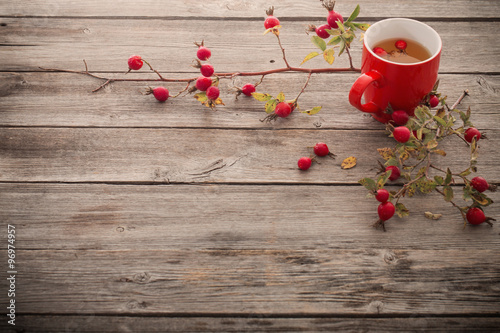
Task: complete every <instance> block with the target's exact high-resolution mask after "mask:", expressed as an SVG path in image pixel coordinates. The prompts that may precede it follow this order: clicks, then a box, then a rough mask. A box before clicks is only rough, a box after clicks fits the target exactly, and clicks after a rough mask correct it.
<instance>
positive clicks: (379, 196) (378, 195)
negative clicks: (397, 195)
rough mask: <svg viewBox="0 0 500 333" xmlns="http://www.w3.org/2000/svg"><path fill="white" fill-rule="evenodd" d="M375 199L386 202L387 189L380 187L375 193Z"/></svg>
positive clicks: (387, 196)
mask: <svg viewBox="0 0 500 333" xmlns="http://www.w3.org/2000/svg"><path fill="white" fill-rule="evenodd" d="M375 199H377V200H378V201H380V202H386V201H387V200H389V191H387V190H386V189H384V188H381V189H380V190H378V191H377V192H376V193H375Z"/></svg>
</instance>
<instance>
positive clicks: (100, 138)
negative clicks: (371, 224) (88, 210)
mask: <svg viewBox="0 0 500 333" xmlns="http://www.w3.org/2000/svg"><path fill="white" fill-rule="evenodd" d="M489 138H490V139H489V141H486V140H485V141H483V143H482V144H481V154H482V155H481V156H484V157H483V158H480V161H479V164H478V167H479V172H480V174H481V175H483V176H484V177H485V178H487V179H489V180H490V181H491V182H493V183H495V182H496V183H497V182H500V179H499V178H498V177H499V174H498V165H499V163H500V162H499V161H498V158H499V156H500V155H498V154H497V153H496V150H497V146H498V142H499V141H500V138H499V132H498V131H493V130H491V131H489ZM320 141H322V142H326V143H327V144H329V145H330V149H331V150H332V151H333V152H334V153H335V154H337V155H338V157H337V158H336V159H335V160H333V159H330V158H328V157H326V158H323V159H321V164H320V165H317V166H315V167H313V168H311V169H310V170H308V172H303V171H301V170H299V169H298V168H297V160H298V159H299V158H300V157H301V156H308V155H311V154H312V152H311V148H308V147H311V146H314V144H315V143H316V142H320ZM393 146H394V139H391V138H388V137H387V136H386V134H385V133H384V131H383V130H378V131H373V130H321V131H318V130H272V129H271V130H246V131H241V130H232V129H227V130H223V129H222V130H221V129H148V128H0V153H1V155H2V159H1V160H0V181H16V182H20V181H42V182H46V181H60V182H92V181H97V182H142V183H218V182H224V183H227V182H229V183H270V184H272V183H320V184H335V183H337V184H338V183H351V184H353V183H354V184H356V183H357V181H358V180H359V179H360V178H362V177H366V176H375V174H376V172H377V170H376V169H377V163H376V160H377V159H379V158H380V156H379V155H378V152H377V148H383V147H393ZM441 146H442V148H443V149H444V150H445V151H447V153H448V156H446V157H436V158H434V163H435V164H436V165H437V166H443V167H449V168H450V169H451V170H453V171H454V172H461V171H463V170H465V169H466V168H467V167H468V166H469V159H470V157H469V149H468V147H467V146H466V145H465V144H464V142H463V141H461V140H460V139H459V138H455V137H453V138H450V140H447V142H446V140H445V142H442V145H441ZM349 156H355V157H357V158H358V164H357V166H356V167H355V168H352V169H349V170H341V169H340V164H341V162H342V161H343V159H345V158H347V157H349ZM436 172H437V171H436Z"/></svg>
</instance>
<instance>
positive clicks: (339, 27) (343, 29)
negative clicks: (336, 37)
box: [336, 21, 345, 33]
mask: <svg viewBox="0 0 500 333" xmlns="http://www.w3.org/2000/svg"><path fill="white" fill-rule="evenodd" d="M336 23H337V25H338V28H337V29H339V30H340V32H342V33H344V32H345V26H344V23H342V22H340V21H337V22H336Z"/></svg>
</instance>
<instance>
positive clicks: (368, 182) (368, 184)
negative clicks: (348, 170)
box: [358, 178, 377, 192]
mask: <svg viewBox="0 0 500 333" xmlns="http://www.w3.org/2000/svg"><path fill="white" fill-rule="evenodd" d="M358 183H360V184H361V185H363V186H364V187H365V188H366V189H367V190H368V191H370V192H375V191H376V190H377V183H375V181H374V180H373V179H371V178H363V179H360V180H359V181H358Z"/></svg>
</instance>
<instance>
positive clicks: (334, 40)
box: [328, 36, 342, 45]
mask: <svg viewBox="0 0 500 333" xmlns="http://www.w3.org/2000/svg"><path fill="white" fill-rule="evenodd" d="M341 41H342V37H340V36H335V37H333V38H332V39H330V41H329V42H328V45H337V44H338V43H340V42H341Z"/></svg>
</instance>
